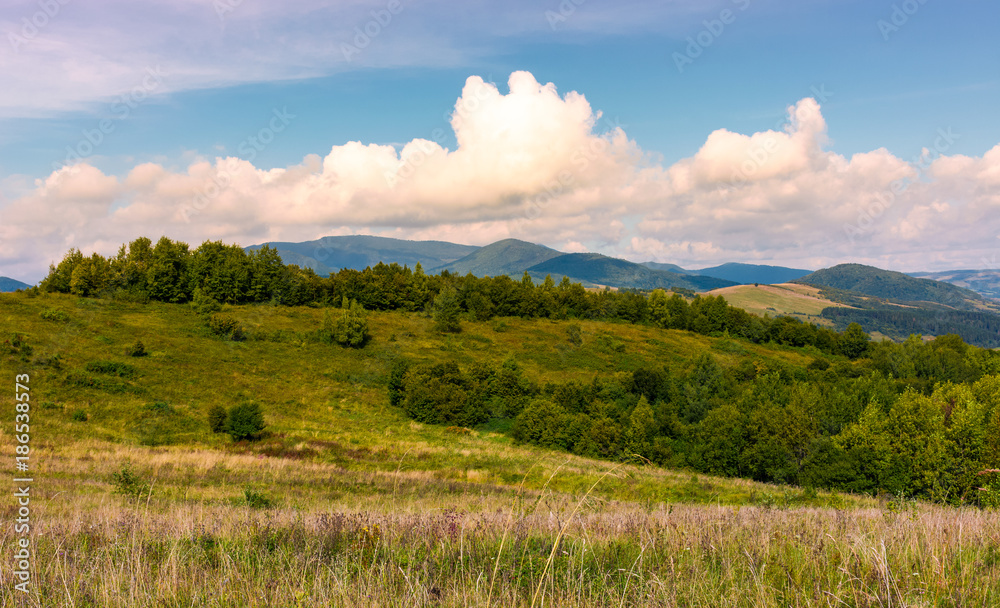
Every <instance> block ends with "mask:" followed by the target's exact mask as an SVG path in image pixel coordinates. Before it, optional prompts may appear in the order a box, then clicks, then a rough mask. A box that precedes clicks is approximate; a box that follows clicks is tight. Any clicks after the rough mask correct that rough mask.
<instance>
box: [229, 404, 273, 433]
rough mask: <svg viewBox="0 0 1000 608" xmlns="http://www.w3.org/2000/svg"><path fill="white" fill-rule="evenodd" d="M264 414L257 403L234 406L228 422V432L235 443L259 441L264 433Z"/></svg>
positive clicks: (230, 411)
mask: <svg viewBox="0 0 1000 608" xmlns="http://www.w3.org/2000/svg"><path fill="white" fill-rule="evenodd" d="M264 427H265V423H264V412H263V411H262V410H261V409H260V405H259V404H258V403H256V402H253V401H249V402H247V403H241V404H239V405H234V406H233V407H232V408H231V409H230V410H229V415H228V417H227V420H226V432H227V433H229V436H230V437H232V438H233V441H243V440H244V439H246V440H251V441H252V440H255V439H259V438H260V436H261V435H262V434H263V432H264Z"/></svg>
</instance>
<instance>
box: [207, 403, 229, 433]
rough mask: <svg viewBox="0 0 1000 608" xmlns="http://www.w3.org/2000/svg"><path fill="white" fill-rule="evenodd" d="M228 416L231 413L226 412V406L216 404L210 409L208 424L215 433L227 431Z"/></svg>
mask: <svg viewBox="0 0 1000 608" xmlns="http://www.w3.org/2000/svg"><path fill="white" fill-rule="evenodd" d="M228 418H229V414H228V413H227V412H226V408H224V407H222V406H221V405H214V406H212V409H210V410H208V426H209V428H211V429H212V432H213V433H224V432H226V420H227V419H228Z"/></svg>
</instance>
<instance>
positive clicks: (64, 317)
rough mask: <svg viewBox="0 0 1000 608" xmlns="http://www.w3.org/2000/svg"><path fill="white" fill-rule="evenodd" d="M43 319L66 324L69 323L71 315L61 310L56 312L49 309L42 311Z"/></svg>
mask: <svg viewBox="0 0 1000 608" xmlns="http://www.w3.org/2000/svg"><path fill="white" fill-rule="evenodd" d="M41 317H42V318H43V319H45V320H46V321H55V322H57V323H65V322H66V321H69V315H68V314H66V313H65V312H63V311H61V310H56V309H54V308H47V309H45V310H43V311H42V313H41Z"/></svg>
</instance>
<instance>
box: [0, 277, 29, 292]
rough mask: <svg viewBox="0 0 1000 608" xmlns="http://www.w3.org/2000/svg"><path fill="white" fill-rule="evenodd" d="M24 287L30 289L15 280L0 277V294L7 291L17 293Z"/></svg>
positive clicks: (25, 284)
mask: <svg viewBox="0 0 1000 608" xmlns="http://www.w3.org/2000/svg"><path fill="white" fill-rule="evenodd" d="M26 287H31V286H30V285H28V284H27V283H22V282H21V281H18V280H17V279H11V278H9V277H0V293H3V292H8V291H17V290H18V289H24V288H26Z"/></svg>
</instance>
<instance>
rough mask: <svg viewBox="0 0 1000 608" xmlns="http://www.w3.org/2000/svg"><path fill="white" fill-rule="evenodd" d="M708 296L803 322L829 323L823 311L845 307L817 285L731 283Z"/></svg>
mask: <svg viewBox="0 0 1000 608" xmlns="http://www.w3.org/2000/svg"><path fill="white" fill-rule="evenodd" d="M708 293H709V295H713V296H722V297H724V298H725V299H726V301H727V302H728V303H729V304H730V305H732V306H737V307H739V308H742V309H743V310H745V311H747V312H749V313H753V314H755V315H757V316H760V317H763V316H764V315H770V316H771V317H776V316H779V315H783V316H788V317H795V318H796V319H799V320H800V321H803V322H806V323H816V324H817V325H826V326H833V321H831V320H830V319H828V318H826V317H823V316H822V315H823V310H824V309H826V308H830V307H847V306H848V305H847V304H842V303H839V302H835V301H833V300H831V299H829V298H827V297H825V296H823V295H822V294H821V293H820V289H819V288H818V287H811V286H809V285H798V284H796V283H780V284H776V285H760V286H759V287H755V286H753V285H734V286H733V287H723V288H721V289H713V290H712V291H710V292H708Z"/></svg>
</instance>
